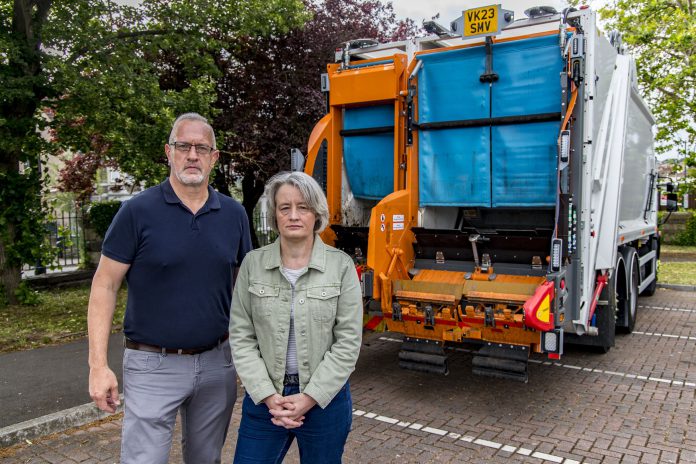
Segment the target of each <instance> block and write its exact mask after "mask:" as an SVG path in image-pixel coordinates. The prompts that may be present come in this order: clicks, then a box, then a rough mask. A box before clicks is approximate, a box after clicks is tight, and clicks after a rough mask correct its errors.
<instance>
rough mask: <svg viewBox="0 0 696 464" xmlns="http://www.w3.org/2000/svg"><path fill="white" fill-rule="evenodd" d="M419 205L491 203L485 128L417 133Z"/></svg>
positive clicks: (486, 131)
mask: <svg viewBox="0 0 696 464" xmlns="http://www.w3.org/2000/svg"><path fill="white" fill-rule="evenodd" d="M418 145H419V158H418V168H419V189H420V204H421V206H490V204H491V197H490V188H491V187H490V186H491V178H490V173H491V167H490V155H489V153H490V140H489V129H488V127H475V128H459V129H444V130H436V131H423V132H420V134H419V142H418Z"/></svg>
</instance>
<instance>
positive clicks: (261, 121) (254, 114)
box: [215, 0, 417, 245]
mask: <svg viewBox="0 0 696 464" xmlns="http://www.w3.org/2000/svg"><path fill="white" fill-rule="evenodd" d="M307 7H308V9H309V11H310V12H311V13H312V19H311V20H310V21H308V22H307V23H306V24H305V25H304V27H302V28H296V29H293V30H291V31H290V32H288V33H287V34H272V35H268V36H255V37H244V38H241V39H240V40H239V41H238V42H237V46H236V47H235V48H234V50H235V51H234V53H232V54H231V55H230V56H229V57H226V58H224V59H222V60H221V61H220V67H221V71H222V77H221V78H220V80H219V81H218V84H217V92H218V98H217V101H216V103H215V106H216V107H217V108H218V110H219V111H218V116H217V117H216V118H215V126H216V128H217V129H219V130H221V131H222V132H223V133H224V134H225V145H224V148H225V150H224V152H223V153H222V157H221V169H222V173H223V174H224V175H223V176H221V179H224V182H225V183H233V182H234V181H235V180H236V179H241V185H242V193H243V202H242V203H243V206H244V208H245V210H246V211H247V215H248V216H249V219H250V220H251V219H252V218H253V210H254V207H255V206H256V204H257V202H258V200H259V198H260V196H261V195H262V193H263V186H264V183H265V182H266V181H267V180H268V178H269V177H270V176H271V175H273V174H275V173H276V172H278V171H280V170H287V169H289V168H290V155H289V153H290V149H291V148H293V147H297V148H304V147H306V145H307V140H308V138H309V134H310V132H311V130H312V128H313V126H314V124H316V123H317V121H319V119H321V117H322V116H323V115H324V113H325V111H326V103H325V98H324V95H323V94H322V93H321V90H320V85H319V83H320V74H321V73H322V72H325V71H326V64H327V63H329V62H330V61H331V60H332V58H333V54H334V50H335V47H336V46H337V45H339V44H341V43H342V42H345V41H347V40H350V39H355V38H362V37H371V38H375V39H378V40H380V41H390V40H403V39H405V38H406V37H407V36H411V37H413V36H415V34H416V32H417V28H416V27H415V25H414V23H413V21H411V20H405V21H397V20H396V18H395V15H394V11H393V8H392V5H391V3H387V4H382V3H381V2H380V1H361V0H325V1H309V2H308V3H307ZM230 48H231V47H230ZM252 238H253V239H254V240H255V239H256V237H253V236H252ZM255 245H256V243H255Z"/></svg>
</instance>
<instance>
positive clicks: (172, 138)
mask: <svg viewBox="0 0 696 464" xmlns="http://www.w3.org/2000/svg"><path fill="white" fill-rule="evenodd" d="M184 121H198V122H202V123H203V124H204V125H205V126H206V127H207V128H208V131H210V142H211V143H212V144H213V150H217V147H216V145H215V131H214V130H213V126H211V125H210V123H209V122H208V120H207V119H205V118H204V117H203V116H201V115H200V114H198V113H184V114H182V115H181V116H179V117H178V118H176V120H175V121H174V124H172V131H171V132H170V133H169V145H171V144H173V143H174V142H176V133H177V131H178V130H179V126H180V125H181V123H182V122H184Z"/></svg>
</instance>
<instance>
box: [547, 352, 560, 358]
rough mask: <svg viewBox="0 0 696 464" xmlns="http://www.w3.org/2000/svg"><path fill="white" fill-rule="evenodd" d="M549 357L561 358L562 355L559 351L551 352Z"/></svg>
mask: <svg viewBox="0 0 696 464" xmlns="http://www.w3.org/2000/svg"><path fill="white" fill-rule="evenodd" d="M549 359H561V355H560V354H559V353H549Z"/></svg>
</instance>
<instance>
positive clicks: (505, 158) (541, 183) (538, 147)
mask: <svg viewBox="0 0 696 464" xmlns="http://www.w3.org/2000/svg"><path fill="white" fill-rule="evenodd" d="M560 129H561V123H560V122H544V123H534V124H519V125H511V126H498V127H493V129H492V140H493V142H492V145H493V157H492V168H493V183H492V190H493V201H492V206H493V207H496V206H505V207H511V206H512V207H515V206H519V207H522V206H554V205H555V204H556V190H557V174H556V168H557V160H556V159H557V156H558V155H557V140H558V133H559V131H560Z"/></svg>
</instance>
